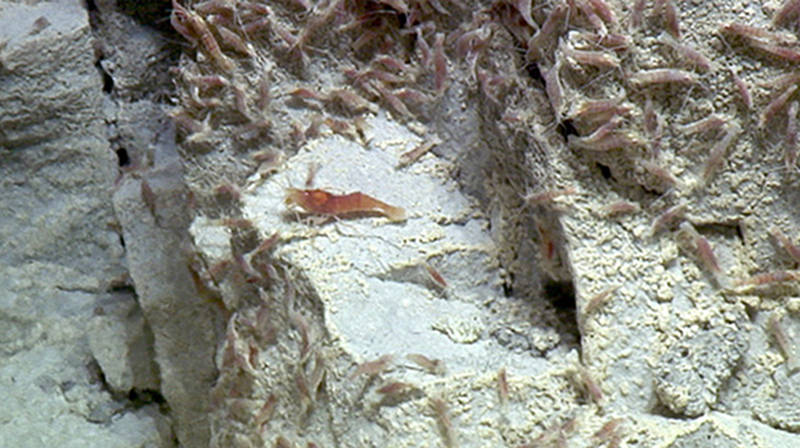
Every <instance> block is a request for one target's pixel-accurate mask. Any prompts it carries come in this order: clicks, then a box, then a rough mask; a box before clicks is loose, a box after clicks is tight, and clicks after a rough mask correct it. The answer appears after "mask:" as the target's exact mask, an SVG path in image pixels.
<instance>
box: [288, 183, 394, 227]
mask: <svg viewBox="0 0 800 448" xmlns="http://www.w3.org/2000/svg"><path fill="white" fill-rule="evenodd" d="M285 202H286V205H290V206H295V207H298V208H300V209H302V210H303V211H305V212H308V213H317V214H320V215H329V216H343V215H352V214H359V213H377V214H380V215H383V216H385V217H387V218H389V220H390V221H404V220H405V219H406V211H405V210H404V209H403V208H401V207H395V206H393V205H389V204H387V203H385V202H382V201H379V200H377V199H375V198H373V197H372V196H369V195H366V194H364V193H360V192H355V193H348V194H342V195H337V194H333V193H329V192H327V191H325V190H319V189H315V190H300V189H298V188H289V189H288V190H287V194H286V201H285Z"/></svg>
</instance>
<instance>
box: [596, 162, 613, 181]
mask: <svg viewBox="0 0 800 448" xmlns="http://www.w3.org/2000/svg"><path fill="white" fill-rule="evenodd" d="M595 165H597V168H598V169H599V170H600V175H601V176H603V179H605V180H612V179H613V177H612V176H611V168H609V167H608V166H607V165H603V164H602V163H599V162H595Z"/></svg>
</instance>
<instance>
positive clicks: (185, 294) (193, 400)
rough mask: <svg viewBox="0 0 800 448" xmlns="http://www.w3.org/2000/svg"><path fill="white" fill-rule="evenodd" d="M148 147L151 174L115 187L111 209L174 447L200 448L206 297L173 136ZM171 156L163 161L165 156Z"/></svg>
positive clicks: (211, 331)
mask: <svg viewBox="0 0 800 448" xmlns="http://www.w3.org/2000/svg"><path fill="white" fill-rule="evenodd" d="M162 137H163V138H162V140H161V141H158V142H156V145H157V146H156V148H155V151H154V152H155V162H154V167H153V168H151V169H148V170H143V171H141V172H140V173H139V174H140V176H141V178H139V179H135V178H132V177H129V178H126V179H124V180H123V181H122V183H121V184H120V185H119V188H118V189H117V191H116V193H115V195H114V207H115V209H116V210H117V216H118V218H119V221H120V225H121V226H122V229H123V236H124V237H125V240H126V241H128V243H127V244H126V246H125V249H126V253H127V258H128V264H129V268H130V274H131V278H132V279H133V283H134V285H135V287H136V291H137V295H138V301H139V304H140V306H141V307H142V312H143V313H144V316H145V317H146V319H147V322H148V324H149V325H150V327H151V328H152V330H153V342H154V352H155V361H156V362H157V363H158V367H159V371H160V373H161V384H162V389H161V391H162V394H163V395H164V397H165V398H166V400H167V402H168V403H169V404H170V406H171V407H172V409H173V412H174V416H175V419H176V423H177V427H176V431H177V435H178V440H179V441H180V442H181V443H182V444H184V445H186V446H205V445H207V444H208V439H209V427H208V411H209V409H208V394H207V392H205V393H204V392H203V391H208V390H210V388H211V385H212V383H213V382H214V380H215V378H216V376H217V372H216V369H215V367H214V364H213V359H214V351H215V346H216V339H217V335H216V332H215V319H214V313H213V312H212V311H213V310H212V308H211V307H212V306H213V305H212V302H211V299H212V298H211V297H209V296H207V295H203V294H202V291H200V290H198V288H197V284H196V279H195V278H193V275H195V274H194V273H193V272H192V271H191V269H190V267H191V260H190V258H189V254H190V253H191V252H190V248H191V247H192V244H191V241H190V240H189V238H188V224H189V220H188V217H189V214H188V208H187V204H188V200H187V191H186V188H185V186H184V184H183V177H182V174H183V173H182V169H181V166H180V163H179V160H178V158H177V152H176V150H175V148H174V135H173V134H172V133H170V132H164V133H163V134H162ZM170 152H171V154H170Z"/></svg>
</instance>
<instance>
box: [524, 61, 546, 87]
mask: <svg viewBox="0 0 800 448" xmlns="http://www.w3.org/2000/svg"><path fill="white" fill-rule="evenodd" d="M525 72H527V73H528V76H530V77H531V78H532V79H534V80H536V81H538V82H540V83H542V85H544V77H543V76H542V72H541V71H540V70H539V66H538V65H536V64H535V63H533V62H531V63H529V64H528V65H526V66H525Z"/></svg>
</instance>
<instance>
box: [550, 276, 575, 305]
mask: <svg viewBox="0 0 800 448" xmlns="http://www.w3.org/2000/svg"><path fill="white" fill-rule="evenodd" d="M544 293H545V295H546V296H547V297H548V298H549V299H550V302H551V303H552V304H553V306H555V307H556V309H559V310H566V311H575V285H574V284H573V283H572V282H571V281H556V280H550V281H547V282H546V283H545V284H544Z"/></svg>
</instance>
